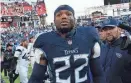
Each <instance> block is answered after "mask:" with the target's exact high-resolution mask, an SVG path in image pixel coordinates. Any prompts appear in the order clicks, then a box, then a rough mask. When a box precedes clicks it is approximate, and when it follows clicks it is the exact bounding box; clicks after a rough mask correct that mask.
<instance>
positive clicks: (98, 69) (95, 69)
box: [90, 43, 105, 83]
mask: <svg viewBox="0 0 131 83" xmlns="http://www.w3.org/2000/svg"><path fill="white" fill-rule="evenodd" d="M90 68H91V72H92V76H93V81H94V83H105V78H104V75H103V70H102V65H101V63H100V45H99V43H95V45H94V47H93V49H92V51H91V58H90Z"/></svg>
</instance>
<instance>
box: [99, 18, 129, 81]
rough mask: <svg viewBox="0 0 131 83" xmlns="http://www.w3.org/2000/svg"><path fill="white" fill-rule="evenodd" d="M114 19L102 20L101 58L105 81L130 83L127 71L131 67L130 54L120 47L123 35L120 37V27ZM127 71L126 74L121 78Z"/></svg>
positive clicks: (127, 50)
mask: <svg viewBox="0 0 131 83" xmlns="http://www.w3.org/2000/svg"><path fill="white" fill-rule="evenodd" d="M118 25H119V23H118V21H117V20H115V19H113V18H112V19H109V20H105V21H104V26H103V30H104V31H105V32H106V44H105V45H104V46H102V50H101V51H102V52H101V60H102V65H103V70H104V75H105V77H106V83H131V80H130V76H129V75H131V73H130V72H128V71H129V70H127V69H129V68H130V67H131V55H130V54H129V50H130V49H129V48H128V49H122V48H121V45H122V43H123V37H121V28H119V27H118ZM124 41H125V40H124ZM125 71H127V72H128V73H130V74H128V76H127V77H126V80H127V82H126V81H125V80H123V79H124V78H123V77H124V76H125V75H127V73H125Z"/></svg>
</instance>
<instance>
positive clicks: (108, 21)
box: [102, 18, 119, 28]
mask: <svg viewBox="0 0 131 83" xmlns="http://www.w3.org/2000/svg"><path fill="white" fill-rule="evenodd" d="M118 25H119V21H118V20H116V19H115V18H110V19H105V20H103V27H102V28H106V27H116V26H118Z"/></svg>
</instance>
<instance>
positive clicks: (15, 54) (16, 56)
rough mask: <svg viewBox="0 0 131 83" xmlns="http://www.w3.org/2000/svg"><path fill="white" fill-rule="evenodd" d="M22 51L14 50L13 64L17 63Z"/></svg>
mask: <svg viewBox="0 0 131 83" xmlns="http://www.w3.org/2000/svg"><path fill="white" fill-rule="evenodd" d="M21 53H22V51H21V49H16V51H15V53H14V61H15V63H17V60H18V57H19V56H20V55H21Z"/></svg>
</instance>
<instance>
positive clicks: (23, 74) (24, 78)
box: [18, 66, 28, 83]
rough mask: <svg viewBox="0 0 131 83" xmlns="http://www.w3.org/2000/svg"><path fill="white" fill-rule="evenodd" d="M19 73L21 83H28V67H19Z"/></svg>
mask: <svg viewBox="0 0 131 83" xmlns="http://www.w3.org/2000/svg"><path fill="white" fill-rule="evenodd" d="M18 68H19V69H18V73H19V76H20V82H21V83H28V67H25V66H19V67H18Z"/></svg>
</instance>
